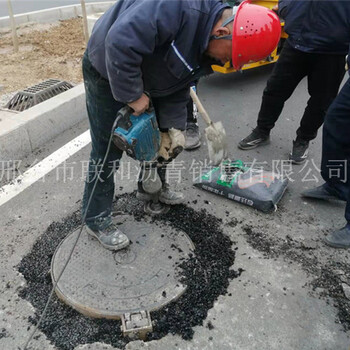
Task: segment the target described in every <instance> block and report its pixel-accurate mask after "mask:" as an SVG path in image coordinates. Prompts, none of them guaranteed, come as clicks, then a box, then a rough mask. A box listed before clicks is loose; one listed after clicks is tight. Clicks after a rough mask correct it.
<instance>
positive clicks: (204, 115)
mask: <svg viewBox="0 0 350 350" xmlns="http://www.w3.org/2000/svg"><path fill="white" fill-rule="evenodd" d="M190 95H191V98H192V100H193V102H194V103H195V104H196V105H197V108H198V112H199V113H200V114H201V116H202V118H203V119H204V121H205V122H206V123H207V125H208V126H209V125H212V124H213V122H212V121H211V119H210V117H209V114H208V113H207V111H206V110H205V109H204V107H203V105H202V103H201V101H200V100H199V98H198V96H197V94H196V93H195V91H194V90H193V89H192V88H190Z"/></svg>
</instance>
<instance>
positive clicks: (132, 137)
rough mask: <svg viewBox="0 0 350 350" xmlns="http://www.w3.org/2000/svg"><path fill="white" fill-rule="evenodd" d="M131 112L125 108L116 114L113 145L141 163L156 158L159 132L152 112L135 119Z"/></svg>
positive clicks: (128, 108)
mask: <svg viewBox="0 0 350 350" xmlns="http://www.w3.org/2000/svg"><path fill="white" fill-rule="evenodd" d="M132 113H133V110H132V109H131V108H130V107H128V106H126V107H124V108H122V109H120V110H119V112H118V114H117V121H116V125H117V126H116V129H115V131H114V135H113V142H114V144H115V145H116V146H117V147H118V148H119V149H121V150H123V151H125V152H126V153H127V154H128V156H130V157H131V158H134V159H136V160H139V161H141V162H151V161H154V160H155V159H156V158H157V155H158V151H159V146H160V132H159V128H158V123H157V118H156V114H155V112H154V110H150V111H147V112H145V113H143V114H141V115H140V116H138V117H135V116H134V115H133V114H132Z"/></svg>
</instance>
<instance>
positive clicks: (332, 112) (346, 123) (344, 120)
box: [321, 78, 350, 224]
mask: <svg viewBox="0 0 350 350" xmlns="http://www.w3.org/2000/svg"><path fill="white" fill-rule="evenodd" d="M321 175H322V177H323V179H324V180H325V181H326V182H327V183H328V184H330V185H331V186H332V187H334V188H335V189H336V190H337V192H338V193H339V195H340V197H342V198H343V199H345V200H347V204H346V210H345V219H346V220H347V222H348V224H350V190H349V188H350V181H349V176H350V78H348V80H347V82H346V83H345V85H344V86H343V88H342V89H341V91H340V93H339V95H338V96H337V97H336V99H335V100H334V102H333V103H332V104H331V106H330V107H329V110H328V112H327V115H326V119H325V123H324V126H323V144H322V163H321Z"/></svg>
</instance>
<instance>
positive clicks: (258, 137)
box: [238, 128, 270, 150]
mask: <svg viewBox="0 0 350 350" xmlns="http://www.w3.org/2000/svg"><path fill="white" fill-rule="evenodd" d="M268 143H270V135H267V134H264V133H262V132H261V131H260V130H259V129H258V128H255V129H254V130H253V131H252V132H251V133H250V134H249V135H248V136H247V137H246V138H244V139H243V140H241V141H240V142H239V144H238V148H240V149H243V150H248V149H253V148H256V147H258V146H262V145H267V144H268Z"/></svg>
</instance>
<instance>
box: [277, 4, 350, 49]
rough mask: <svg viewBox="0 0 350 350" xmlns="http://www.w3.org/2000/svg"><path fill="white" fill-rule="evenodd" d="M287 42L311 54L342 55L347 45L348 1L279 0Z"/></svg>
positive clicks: (349, 23)
mask: <svg viewBox="0 0 350 350" xmlns="http://www.w3.org/2000/svg"><path fill="white" fill-rule="evenodd" d="M278 13H279V15H280V16H281V17H282V18H283V19H284V20H285V31H286V32H287V34H288V35H289V38H288V42H289V43H290V45H292V46H293V47H294V48H295V49H298V50H300V51H304V52H312V53H328V54H341V55H345V54H346V53H347V51H348V47H349V42H350V1H348V0H279V4H278Z"/></svg>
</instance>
